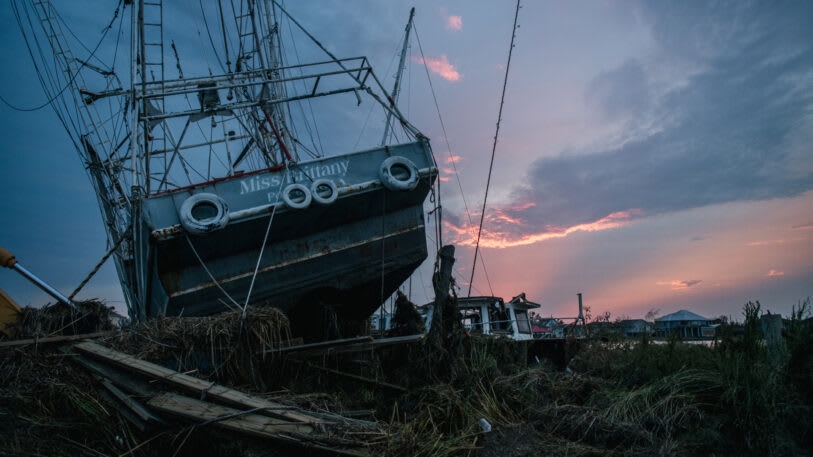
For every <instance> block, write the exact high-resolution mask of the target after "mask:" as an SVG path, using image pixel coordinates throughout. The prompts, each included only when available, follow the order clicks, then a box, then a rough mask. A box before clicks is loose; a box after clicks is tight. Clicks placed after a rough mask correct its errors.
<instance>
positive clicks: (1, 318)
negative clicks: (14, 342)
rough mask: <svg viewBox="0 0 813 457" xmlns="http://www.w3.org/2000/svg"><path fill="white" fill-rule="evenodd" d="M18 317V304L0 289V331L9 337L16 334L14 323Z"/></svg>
mask: <svg viewBox="0 0 813 457" xmlns="http://www.w3.org/2000/svg"><path fill="white" fill-rule="evenodd" d="M19 319H20V306H19V305H18V304H17V302H15V301H14V300H13V299H12V298H11V297H9V296H8V294H6V293H5V292H4V291H3V289H0V333H4V334H5V335H6V336H8V337H9V338H14V337H15V336H16V334H17V327H16V326H14V325H12V324H16V323H17V321H18V320H19Z"/></svg>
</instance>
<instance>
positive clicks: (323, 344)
mask: <svg viewBox="0 0 813 457" xmlns="http://www.w3.org/2000/svg"><path fill="white" fill-rule="evenodd" d="M372 340H373V339H372V338H371V337H369V336H360V337H357V338H345V339H341V340H330V341H320V342H318V343H308V344H300V345H297V346H286V347H281V348H275V349H268V350H266V351H265V353H266V354H276V353H280V352H299V351H313V350H319V351H321V352H325V351H328V350H330V348H333V347H337V346H343V345H348V344H356V343H361V342H369V341H372Z"/></svg>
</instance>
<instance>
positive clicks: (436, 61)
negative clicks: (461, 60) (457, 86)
mask: <svg viewBox="0 0 813 457" xmlns="http://www.w3.org/2000/svg"><path fill="white" fill-rule="evenodd" d="M415 60H416V61H417V62H418V63H422V64H424V65H426V66H427V68H429V70H431V71H432V72H433V73H437V74H438V75H440V77H441V78H443V79H445V80H447V81H452V82H454V81H458V80H460V78H461V76H462V75H461V74H460V73H458V72H457V70H456V69H455V67H454V65H452V64H450V63H449V59H448V58H447V57H446V55H445V54H443V55H441V56H440V57H427V58H423V57H417V58H415Z"/></svg>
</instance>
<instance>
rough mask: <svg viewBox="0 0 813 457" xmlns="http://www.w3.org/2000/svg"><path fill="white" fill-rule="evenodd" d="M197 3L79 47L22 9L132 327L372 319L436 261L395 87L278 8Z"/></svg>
mask: <svg viewBox="0 0 813 457" xmlns="http://www.w3.org/2000/svg"><path fill="white" fill-rule="evenodd" d="M192 3H195V4H194V5H193V4H192ZM192 3H190V2H170V1H164V0H119V1H112V2H110V8H109V12H108V13H107V14H108V16H107V17H109V18H110V21H109V23H107V22H105V23H106V24H107V27H106V28H104V29H103V30H102V32H101V37H98V36H97V37H96V38H95V39H98V42H94V43H93V44H91V45H83V47H81V48H77V47H76V46H77V44H76V43H73V41H74V40H75V38H76V35H77V34H76V32H75V31H74V30H70V29H68V25H67V24H68V22H67V21H66V20H65V19H64V17H63V15H61V14H60V12H59V11H57V9H56V8H55V6H54V5H53V4H52V2H51V1H48V0H31V1H25V2H24V1H22V0H15V4H14V6H15V8H16V9H18V10H19V12H20V14H21V15H27V16H28V19H29V21H28V22H29V23H30V24H34V25H36V26H37V27H39V29H37V30H35V29H34V28H32V29H30V30H27V31H24V33H30V34H34V33H39V34H40V35H39V36H40V37H45V38H41V39H42V40H43V41H40V43H42V42H47V43H48V44H49V45H50V50H49V51H50V53H51V55H49V56H47V58H46V56H45V55H44V54H45V53H44V54H43V55H42V59H41V60H40V61H39V62H38V60H37V58H36V56H35V59H34V60H35V65H37V69H38V72H40V73H41V74H43V75H45V78H44V82H43V88H44V89H45V92H46V95H47V96H48V97H49V99H53V103H52V105H53V107H54V108H55V110H56V112H57V114H58V116H59V118H60V120H61V121H62V123H63V124H64V125H65V127H66V129H67V130H68V132H69V133H70V136H71V138H72V140H73V144H74V146H75V149H76V150H77V152H78V153H79V156H80V157H81V160H82V161H83V163H84V165H85V167H86V169H87V174H88V176H89V178H90V181H91V183H92V185H93V188H94V190H95V192H96V195H97V196H98V202H99V207H100V209H101V215H102V220H103V223H104V227H105V229H106V231H107V243H108V247H109V249H110V254H111V255H112V257H113V258H114V260H115V264H116V269H117V273H118V276H119V280H120V282H121V286H122V289H123V291H124V296H125V299H126V302H127V307H128V312H129V314H130V318H131V319H132V320H134V321H143V320H146V319H149V318H151V317H153V316H158V315H168V316H172V315H183V316H203V315H211V314H215V313H218V312H222V311H224V310H227V309H229V308H234V307H240V308H243V309H245V307H247V306H250V305H251V306H253V305H257V306H276V307H279V308H281V309H282V310H283V311H285V312H287V313H288V314H289V316H290V317H291V318H292V320H294V319H295V318H297V317H299V318H307V317H311V316H312V315H313V314H312V313H313V312H314V310H317V309H329V310H331V313H333V315H334V317H336V318H338V319H339V320H345V321H359V322H360V321H362V320H363V319H366V318H367V317H369V315H370V314H371V313H372V312H373V311H374V310H375V309H376V308H378V307H379V305H381V303H382V302H383V301H384V300H385V299H386V298H387V297H388V296H389V295H391V294H392V293H393V292H394V291H395V290H396V289H397V288H398V287H399V285H401V284H402V283H403V282H404V281H405V280H406V279H407V278H408V277H409V276H410V275H411V274H412V273H413V271H414V270H415V269H416V268H417V267H418V266H419V265H420V264H421V263H422V262H423V261H424V259H425V258H426V257H427V254H428V253H427V246H426V231H425V218H426V217H425V213H424V203H425V201H426V200H427V196H428V195H429V193H430V192H431V191H433V186H434V184H435V179H436V176H437V166H436V164H435V161H434V158H433V155H432V150H431V147H430V144H429V140H428V139H427V138H426V137H425V136H423V135H422V134H421V133H420V132H419V131H418V129H417V128H415V127H414V126H413V125H412V124H410V123H409V121H408V120H407V119H406V118H405V117H404V115H403V114H402V113H401V112H400V111H399V109H398V107H397V106H396V104H395V101H394V100H396V97H397V92H398V78H396V85H395V88H394V89H393V90H392V91H387V90H386V89H385V88H384V87H383V85H382V84H381V82H380V80H379V78H378V77H377V76H376V74H375V73H374V72H373V69H372V67H371V66H370V63H369V61H368V59H367V58H366V57H351V58H338V57H335V56H334V55H333V54H332V53H331V52H329V51H328V50H327V48H326V47H324V46H323V45H322V44H321V43H320V42H319V41H317V40H316V39H315V38H314V37H313V35H311V34H310V33H309V32H308V31H307V30H306V29H305V28H304V27H303V26H302V25H301V24H300V23H299V22H298V21H296V20H295V19H294V18H292V17H291V15H290V14H289V13H288V11H287V10H286V9H285V8H284V7H283V5H282V3H281V2H277V1H274V0H264V1H263V0H243V1H241V2H237V3H235V2H224V1H211V2H201V3H200V4H197V2H192ZM101 11H104V9H103V8H96V9H95V10H94V16H95V15H100V16H103V14H102V13H101ZM195 16H196V17H197V19H195ZM169 18H172V21H171V23H169V22H168V21H167V19H169ZM105 21H106V19H105ZM25 22H26V21H22V23H25ZM187 22H188V23H187ZM410 22H411V17H410ZM102 25H104V24H102ZM21 27H22V26H21ZM128 29H129V30H132V32H126V30H128ZM97 30H98V29H97ZM406 30H407V32H406V34H407V36H408V34H409V28H407V29H406ZM281 37H285V38H286V40H287V39H288V38H289V37H290V38H291V39H292V40H293V41H294V44H295V47H293V49H294V50H295V53H294V52H291V51H290V49H292V48H290V47H285V46H283V43H282V40H281ZM46 46H47V45H46ZM42 49H43V46H40V50H41V51H42ZM46 49H47V48H46ZM79 49H81V53H80V52H78V51H77V50H79ZM189 49H195V50H201V49H202V52H201V54H202V55H203V56H202V57H195V58H192V59H190V58H188V55H187V53H188V50H189ZM405 51H406V45H405V46H404V51H403V52H405ZM403 52H402V55H401V63H402V66H403V61H404V54H403ZM207 57H208V60H207V59H206V58H207ZM117 61H118V62H117ZM54 62H56V63H57V64H58V66H59V67H60V68H59V71H46V70H48V69H47V68H45V69H43V67H45V66H47V65H49V64H50V65H54ZM49 78H50V79H49ZM336 103H338V105H337V104H336ZM342 103H343V105H342ZM373 116H380V117H381V119H382V121H381V122H380V123H379V124H377V127H379V128H378V130H377V131H376V130H375V129H370V128H365V125H371V124H372V123H373V122H372V121H366V120H367V119H368V118H370V119H371V118H372V117H373ZM365 121H366V124H365Z"/></svg>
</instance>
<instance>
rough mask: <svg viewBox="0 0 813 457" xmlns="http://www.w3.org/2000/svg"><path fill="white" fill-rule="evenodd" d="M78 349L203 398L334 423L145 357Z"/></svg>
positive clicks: (85, 345) (79, 345) (88, 346)
mask: <svg viewBox="0 0 813 457" xmlns="http://www.w3.org/2000/svg"><path fill="white" fill-rule="evenodd" d="M74 348H76V349H78V350H79V351H82V352H84V353H86V354H91V355H93V356H95V357H98V358H102V359H105V360H108V361H110V362H112V363H115V364H116V365H119V366H121V367H124V368H127V369H128V370H131V371H135V372H137V373H140V374H142V375H146V376H151V377H153V378H157V379H160V380H162V381H164V382H167V383H169V384H172V385H175V386H178V387H180V388H183V389H186V390H187V391H191V392H194V393H195V394H196V395H200V396H201V397H202V398H204V397H205V398H214V399H217V400H219V401H222V402H227V403H231V404H236V405H241V406H244V407H247V408H262V409H263V410H264V412H265V413H266V414H269V415H272V416H275V417H279V418H282V419H287V420H289V421H295V422H307V423H310V424H320V423H331V422H330V421H326V420H324V419H321V418H318V417H315V416H311V415H309V414H307V412H306V411H303V410H298V409H297V408H294V407H291V406H288V405H283V404H282V403H277V402H273V401H269V400H266V399H263V398H259V397H254V396H251V395H248V394H246V393H243V392H240V391H239V390H235V389H230V388H228V387H226V386H222V385H219V384H215V383H211V382H208V381H205V380H203V379H199V378H195V377H193V376H189V375H186V374H183V373H178V372H176V371H173V370H170V369H169V368H166V367H162V366H160V365H156V364H154V363H150V362H147V361H146V360H141V359H139V358H137V357H133V356H131V355H129V354H125V353H123V352H118V351H114V350H113V349H110V348H106V347H104V346H101V345H98V344H96V343H93V342H89V341H88V342H82V343H77V344H75V345H74Z"/></svg>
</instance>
